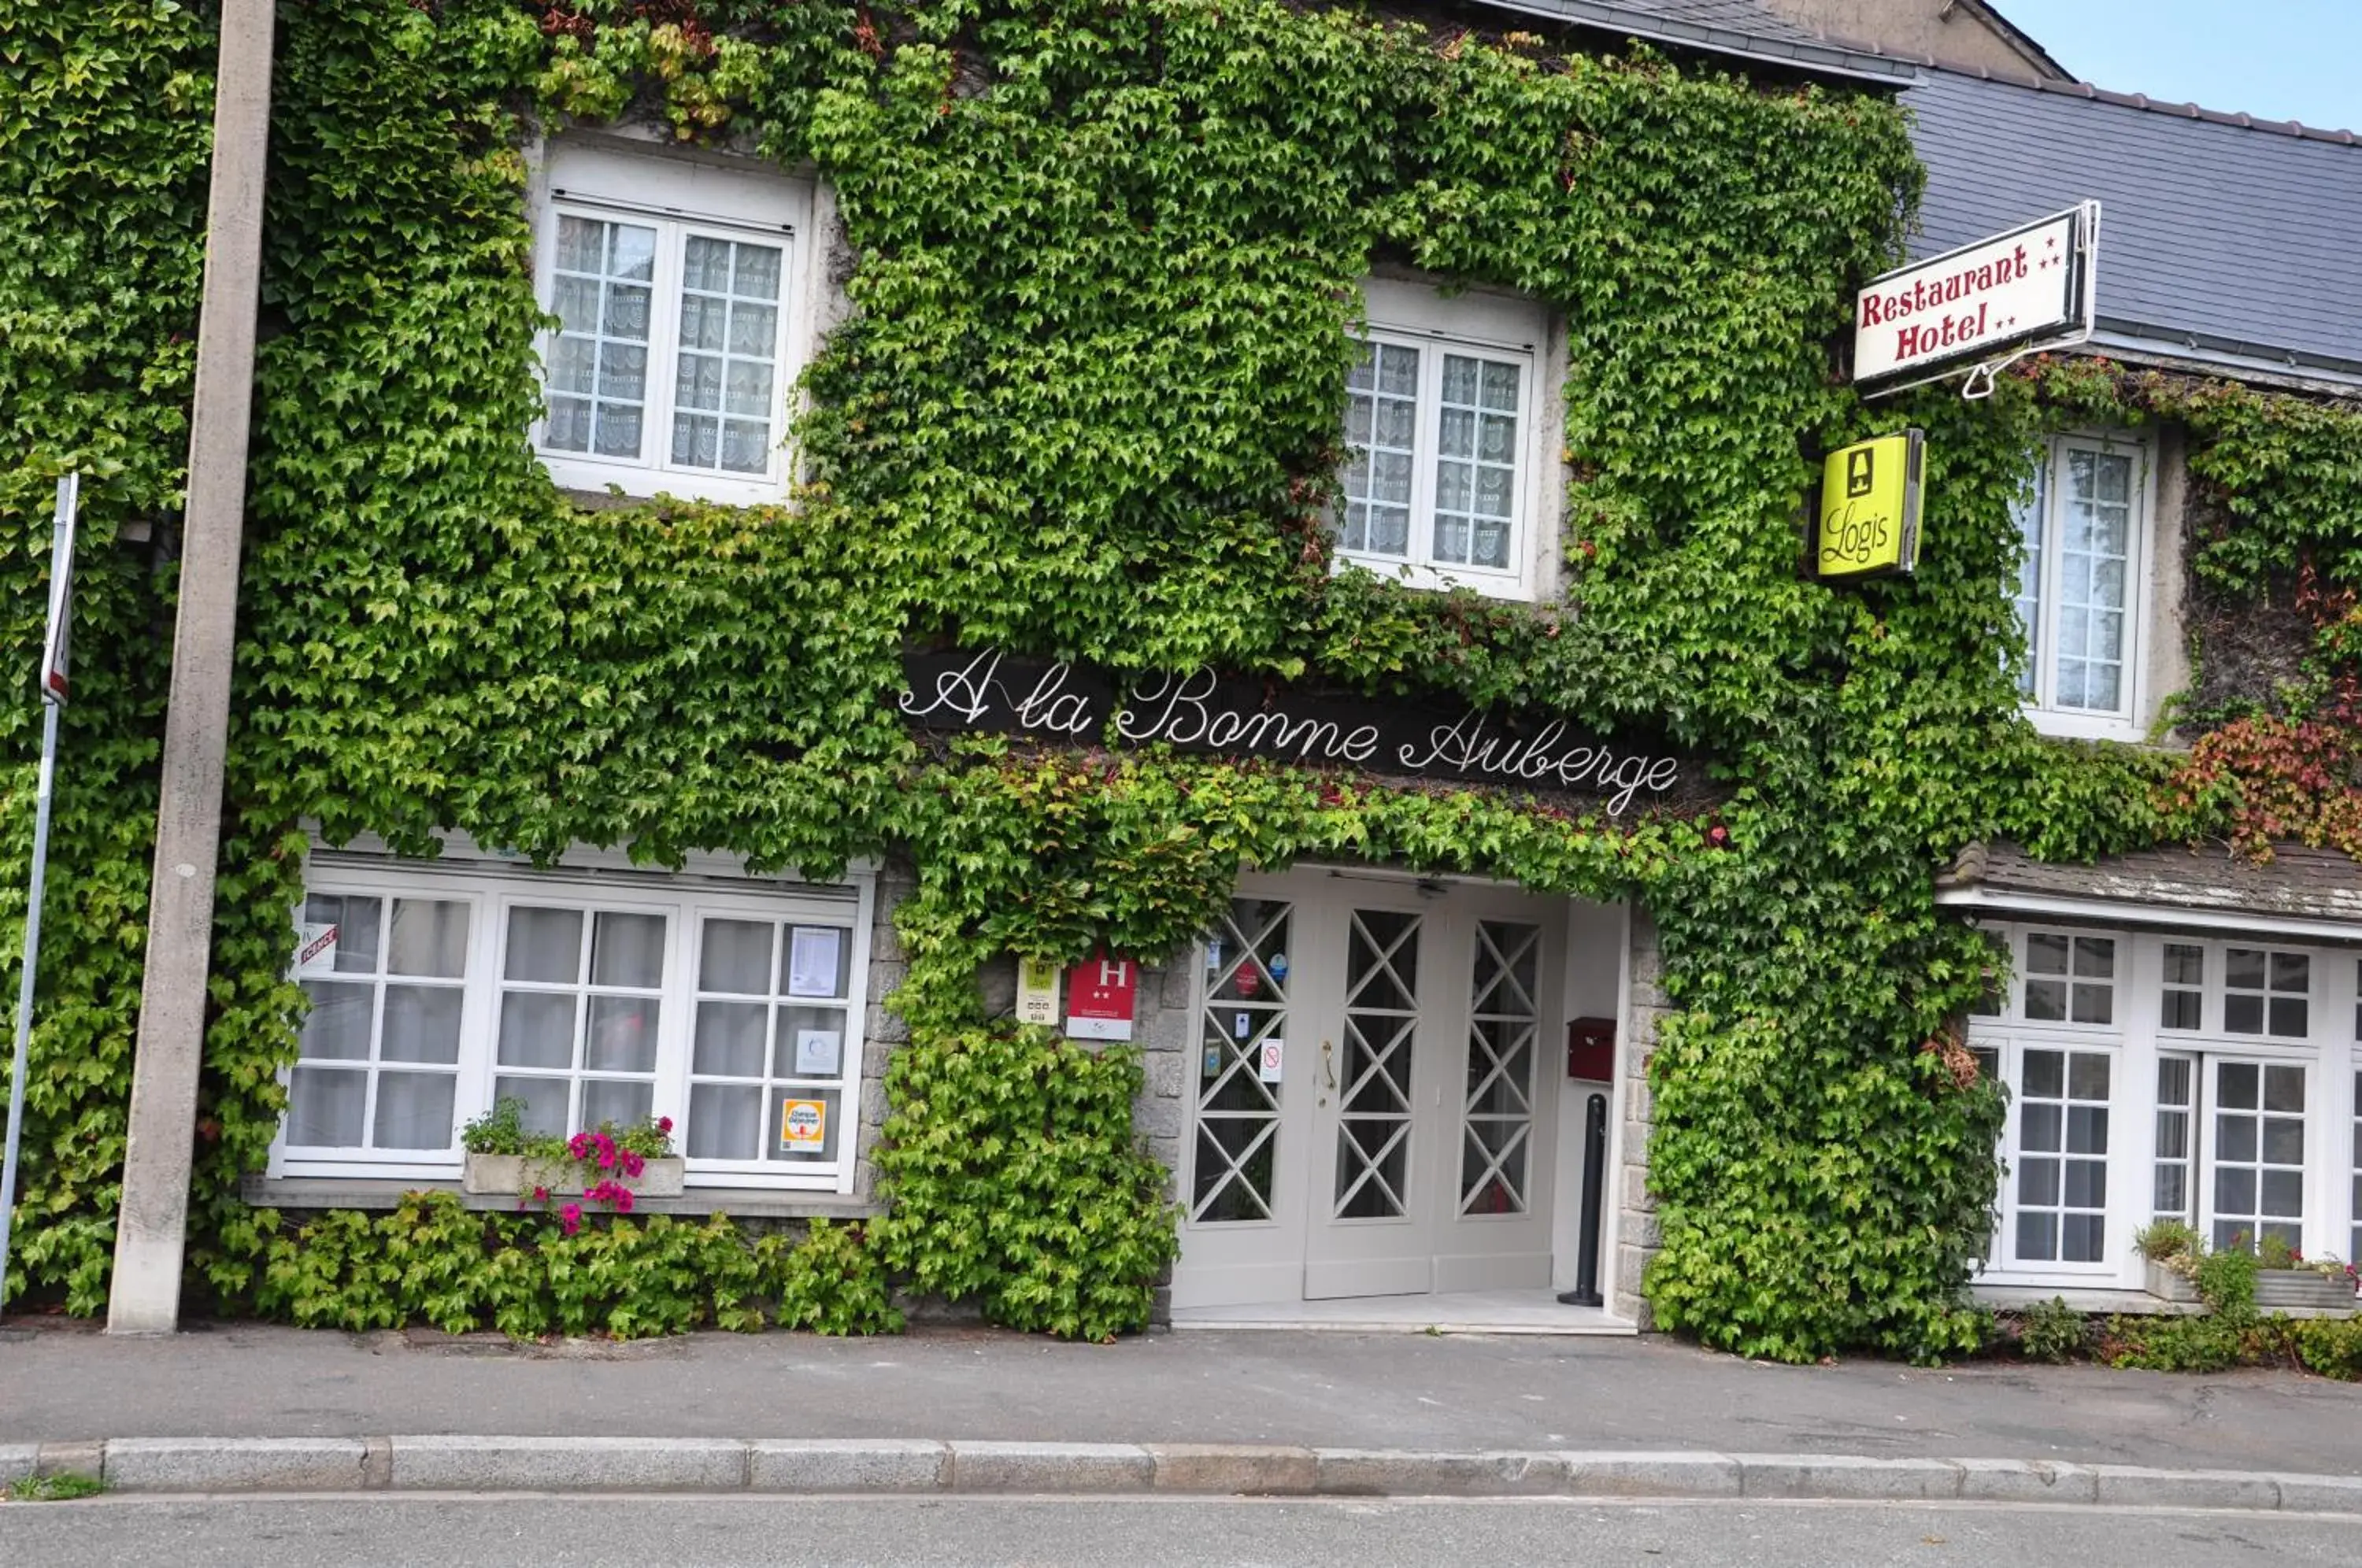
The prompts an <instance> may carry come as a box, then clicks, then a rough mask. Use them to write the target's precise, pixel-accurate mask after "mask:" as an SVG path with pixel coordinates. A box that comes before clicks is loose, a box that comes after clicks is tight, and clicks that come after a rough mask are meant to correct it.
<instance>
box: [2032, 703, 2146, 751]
mask: <svg viewBox="0 0 2362 1568" xmlns="http://www.w3.org/2000/svg"><path fill="white" fill-rule="evenodd" d="M2019 711H2020V712H2023V713H2025V721H2026V723H2030V724H2032V725H2033V726H2034V729H2035V733H2036V734H2042V735H2047V736H2048V737H2049V738H2050V739H2052V740H2079V741H2114V742H2115V743H2116V744H2118V745H2141V744H2142V743H2144V742H2146V741H2147V739H2148V738H2149V734H2148V731H2147V730H2146V729H2144V728H2143V727H2142V726H2140V725H2138V724H2136V723H2133V722H2132V721H2131V720H2130V719H2114V718H2109V717H2107V716H2106V715H2104V714H2100V713H2070V712H2060V711H2058V710H2057V709H2051V708H2022V709H2020V710H2019Z"/></svg>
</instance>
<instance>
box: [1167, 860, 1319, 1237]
mask: <svg viewBox="0 0 2362 1568" xmlns="http://www.w3.org/2000/svg"><path fill="white" fill-rule="evenodd" d="M1290 915H1291V911H1290V908H1289V906H1288V905H1286V904H1285V903H1281V902H1278V901H1276V900H1267V899H1238V900H1232V902H1231V908H1230V912H1229V913H1228V914H1227V915H1226V916H1224V917H1223V919H1222V920H1221V922H1220V923H1219V924H1218V926H1217V927H1216V930H1215V933H1214V934H1213V935H1212V936H1209V937H1208V938H1207V940H1206V1005H1205V1007H1204V1009H1203V1010H1202V1012H1201V1014H1200V1017H1199V1021H1198V1058H1199V1066H1198V1148H1197V1165H1196V1174H1195V1177H1194V1179H1193V1180H1192V1182H1191V1184H1190V1194H1189V1217H1190V1219H1191V1220H1195V1221H1196V1222H1198V1223H1199V1224H1218V1223H1221V1222H1224V1221H1236V1220H1270V1219H1271V1218H1272V1192H1273V1187H1274V1178H1275V1174H1276V1172H1277V1170H1278V1165H1279V1135H1280V1126H1279V1105H1280V1100H1279V1094H1280V1086H1279V1084H1278V1083H1277V1082H1276V1081H1267V1079H1266V1077H1265V1075H1264V1070H1263V1057H1264V1045H1265V1044H1266V1043H1278V1044H1280V1045H1281V1046H1282V1048H1283V1050H1284V1048H1285V1044H1286V1039H1285V1036H1286V1027H1287V1006H1288V1003H1287V973H1288V969H1287V957H1286V954H1287V943H1288V925H1289V920H1290ZM1298 1190H1299V1191H1301V1188H1298Z"/></svg>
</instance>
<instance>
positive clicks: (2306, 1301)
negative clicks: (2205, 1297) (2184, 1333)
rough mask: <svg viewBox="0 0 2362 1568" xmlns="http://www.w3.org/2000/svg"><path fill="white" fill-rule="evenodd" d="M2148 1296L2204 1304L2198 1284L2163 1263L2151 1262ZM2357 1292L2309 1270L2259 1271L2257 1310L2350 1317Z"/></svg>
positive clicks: (2312, 1315) (2339, 1280) (2342, 1281)
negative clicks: (2201, 1302)
mask: <svg viewBox="0 0 2362 1568" xmlns="http://www.w3.org/2000/svg"><path fill="white" fill-rule="evenodd" d="M2146 1266H2147V1270H2148V1293H2149V1294H2150V1295H2151V1296H2155V1297H2159V1298H2160V1299H2163V1300H2167V1301H2180V1302H2188V1303H2190V1304H2191V1305H2193V1306H2195V1305H2198V1304H2199V1303H2200V1297H2199V1295H2198V1286H2197V1285H2196V1284H2195V1283H2194V1282H2193V1281H2191V1280H2190V1279H2187V1278H2185V1277H2183V1276H2182V1275H2179V1274H2176V1273H2175V1272H2174V1271H2173V1270H2171V1269H2169V1268H2167V1267H2166V1266H2165V1265H2164V1264H2158V1263H2151V1264H2147V1265H2146ZM2354 1309H2355V1299H2354V1291H2353V1288H2352V1287H2351V1286H2348V1285H2347V1284H2346V1283H2345V1281H2344V1280H2342V1279H2332V1278H2330V1277H2329V1276H2328V1275H2320V1274H2315V1273H2314V1272H2313V1271H2312V1270H2311V1269H2309V1268H2266V1269H2258V1270H2257V1271H2256V1310H2257V1311H2258V1312H2287V1313H2290V1314H2291V1315H2293V1316H2297V1317H2305V1318H2350V1317H2352V1316H2353V1315H2354Z"/></svg>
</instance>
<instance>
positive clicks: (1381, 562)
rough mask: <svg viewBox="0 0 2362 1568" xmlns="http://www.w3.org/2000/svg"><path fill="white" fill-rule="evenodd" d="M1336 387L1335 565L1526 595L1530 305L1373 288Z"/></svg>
mask: <svg viewBox="0 0 2362 1568" xmlns="http://www.w3.org/2000/svg"><path fill="white" fill-rule="evenodd" d="M1364 292H1365V298H1366V304H1367V311H1366V315H1367V318H1368V326H1367V327H1366V329H1365V330H1364V331H1363V333H1362V334H1361V341H1360V348H1359V351H1358V354H1357V356H1356V358H1355V359H1354V361H1353V363H1352V368H1351V369H1350V370H1348V372H1347V374H1346V380H1345V445H1346V459H1345V468H1344V472H1343V475H1342V482H1341V486H1340V495H1339V501H1338V509H1337V519H1336V539H1337V554H1338V557H1339V558H1340V559H1341V561H1346V562H1351V563H1352V564H1354V565H1357V566H1361V567H1365V568H1367V569H1370V570H1373V571H1376V572H1380V573H1384V574H1385V575H1388V576H1396V577H1399V578H1401V579H1402V580H1406V581H1408V582H1411V583H1413V584H1416V585H1418V586H1420V587H1426V588H1455V587H1457V588H1473V589H1475V590H1476V591H1479V592H1482V593H1488V594H1492V595H1495V596H1496V597H1500V598H1529V597H1531V596H1532V595H1533V593H1534V591H1535V583H1536V581H1537V580H1538V575H1539V573H1538V559H1539V555H1540V544H1541V541H1540V532H1541V530H1540V522H1539V519H1540V511H1541V506H1540V469H1541V461H1540V452H1541V451H1542V450H1543V447H1542V444H1541V438H1540V436H1541V433H1540V401H1541V400H1540V388H1539V386H1538V383H1537V380H1536V377H1537V373H1538V370H1539V368H1540V349H1541V346H1542V340H1543V337H1544V336H1545V331H1544V328H1545V326H1546V322H1545V319H1544V317H1543V315H1542V312H1541V310H1540V307H1539V306H1537V305H1534V304H1531V303H1529V302H1525V301H1518V300H1513V299H1508V298H1505V297H1503V296H1499V295H1492V294H1462V295H1458V296H1455V297H1452V298H1449V299H1447V298H1445V297H1443V296H1442V295H1441V294H1440V293H1437V292H1436V291H1434V290H1433V289H1429V288H1425V287H1421V286H1419V285H1417V284H1410V283H1403V282H1393V281H1391V280H1385V279H1372V280H1370V281H1369V282H1367V283H1366V284H1365V285H1364Z"/></svg>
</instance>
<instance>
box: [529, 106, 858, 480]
mask: <svg viewBox="0 0 2362 1568" xmlns="http://www.w3.org/2000/svg"><path fill="white" fill-rule="evenodd" d="M544 186H545V191H544V197H543V201H542V203H541V207H540V211H539V214H538V226H539V232H538V235H537V241H538V246H537V249H538V257H539V261H538V269H537V274H536V276H537V280H538V285H539V290H540V298H541V304H542V308H543V309H544V310H546V311H547V312H548V313H549V314H550V315H552V316H555V317H556V318H557V323H556V325H555V326H553V327H551V328H549V329H547V330H546V331H545V332H544V333H543V335H542V339H541V364H542V403H543V413H542V418H541V420H540V422H539V424H537V425H535V430H534V444H535V447H536V449H537V450H538V451H539V452H540V454H541V458H542V461H543V463H544V464H545V465H546V467H547V468H548V469H549V472H550V476H551V477H552V478H553V479H555V480H557V481H558V483H560V484H563V485H570V486H573V487H575V488H578V489H589V490H603V489H605V488H606V487H608V486H610V485H613V486H615V487H617V488H619V489H621V490H623V491H624V492H625V493H627V494H634V495H653V494H655V493H657V491H669V492H671V493H673V494H678V495H685V496H693V497H698V498H701V499H705V500H712V501H726V502H762V501H775V500H778V498H779V497H780V496H781V495H782V494H784V493H785V491H786V488H787V475H788V462H789V458H788V455H787V453H786V452H785V451H784V450H783V443H784V441H785V439H786V434H787V419H788V409H789V390H790V388H791V386H792V384H793V382H794V380H795V377H796V374H797V372H798V371H799V370H800V368H801V366H800V359H801V358H802V355H803V352H804V342H803V337H804V334H803V332H802V330H801V322H802V316H801V310H802V306H801V293H800V290H801V286H802V281H801V277H800V268H799V266H798V264H797V252H796V242H797V237H798V235H799V233H800V232H801V231H802V229H803V228H805V227H807V226H809V224H810V215H811V188H810V186H809V185H807V184H805V183H804V182H800V181H794V180H789V179H785V178H783V177H780V176H778V175H775V174H770V173H766V172H759V171H751V170H750V171H740V170H734V169H723V168H719V167H715V166H713V165H711V164H707V163H700V162H690V161H685V160H680V159H678V158H669V157H665V156H662V155H659V154H657V153H654V152H646V153H635V152H631V151H624V150H618V149H614V148H613V147H611V146H608V145H606V144H604V143H601V144H597V145H584V144H581V143H578V142H576V141H572V140H568V139H560V140H559V141H557V142H556V143H554V144H552V146H551V148H550V150H549V155H548V159H547V162H546V168H545V171H544Z"/></svg>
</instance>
